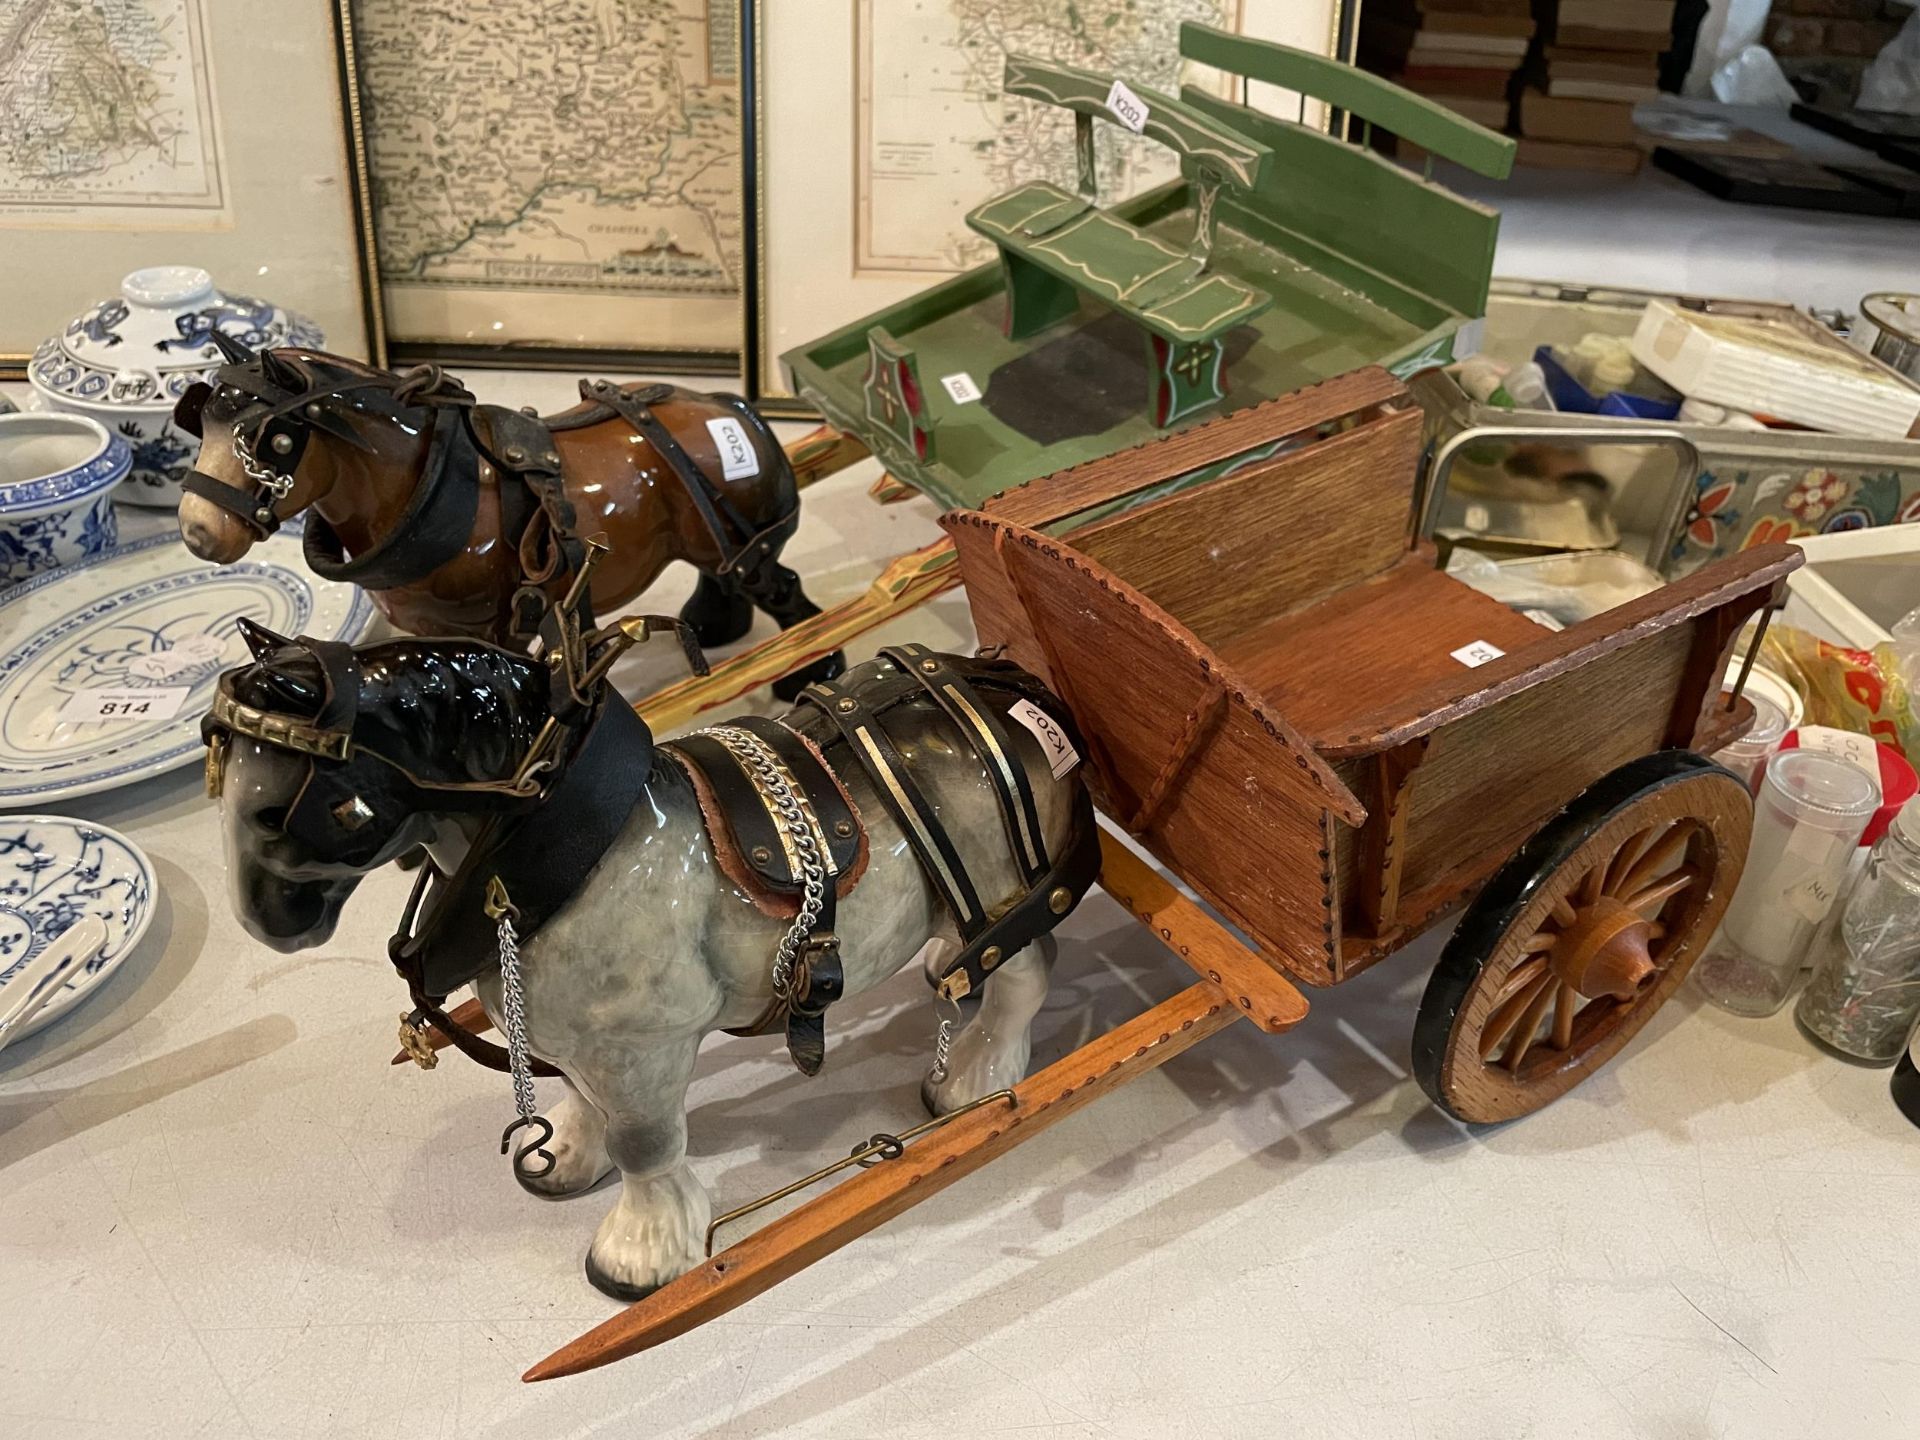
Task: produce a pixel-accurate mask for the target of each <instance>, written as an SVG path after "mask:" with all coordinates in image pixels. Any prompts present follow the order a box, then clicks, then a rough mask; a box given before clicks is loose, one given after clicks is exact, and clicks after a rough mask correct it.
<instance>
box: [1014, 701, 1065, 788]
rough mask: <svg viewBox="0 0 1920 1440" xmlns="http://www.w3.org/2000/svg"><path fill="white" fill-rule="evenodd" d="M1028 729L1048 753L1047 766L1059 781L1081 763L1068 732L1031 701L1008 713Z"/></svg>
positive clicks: (1021, 703)
mask: <svg viewBox="0 0 1920 1440" xmlns="http://www.w3.org/2000/svg"><path fill="white" fill-rule="evenodd" d="M1007 714H1008V715H1010V716H1012V717H1013V718H1014V719H1015V720H1018V721H1019V722H1020V723H1021V724H1022V725H1024V726H1026V727H1027V729H1029V730H1031V731H1032V732H1033V738H1034V739H1036V740H1038V741H1039V742H1040V748H1041V749H1042V750H1044V751H1046V752H1047V764H1048V765H1049V766H1050V767H1051V768H1052V770H1053V778H1054V779H1056V780H1058V779H1059V778H1060V777H1061V776H1062V775H1064V774H1066V773H1067V772H1068V771H1069V770H1071V769H1073V767H1074V766H1076V765H1078V764H1079V763H1080V754H1079V752H1078V751H1077V750H1075V749H1074V748H1073V742H1072V741H1071V740H1069V739H1068V738H1067V732H1066V731H1064V730H1062V729H1061V728H1060V724H1059V722H1058V721H1057V720H1055V719H1054V718H1053V717H1052V716H1051V715H1049V714H1047V712H1046V711H1044V710H1042V709H1041V708H1040V707H1039V706H1038V705H1036V704H1034V703H1033V702H1032V701H1031V700H1022V701H1021V702H1020V703H1019V704H1018V705H1016V706H1014V707H1013V709H1011V710H1009V711H1008V712H1007Z"/></svg>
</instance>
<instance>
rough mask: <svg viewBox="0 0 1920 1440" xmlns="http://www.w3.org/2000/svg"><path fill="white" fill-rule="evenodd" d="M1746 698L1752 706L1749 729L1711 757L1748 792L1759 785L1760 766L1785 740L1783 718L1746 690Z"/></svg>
mask: <svg viewBox="0 0 1920 1440" xmlns="http://www.w3.org/2000/svg"><path fill="white" fill-rule="evenodd" d="M1747 699H1748V700H1749V701H1751V702H1752V704H1753V728H1752V729H1751V730H1749V731H1747V733H1746V734H1744V735H1742V736H1741V737H1740V738H1739V739H1738V740H1736V741H1734V742H1733V743H1732V744H1731V745H1729V746H1727V747H1726V748H1725V749H1723V750H1721V751H1719V752H1718V753H1716V754H1715V755H1714V757H1713V758H1714V759H1715V760H1718V761H1719V762H1720V763H1721V764H1722V765H1724V766H1726V767H1727V769H1729V770H1731V771H1733V773H1734V774H1736V775H1738V776H1739V777H1740V778H1741V779H1742V780H1744V781H1746V782H1747V789H1749V790H1752V789H1754V788H1755V787H1756V786H1757V785H1758V784H1759V783H1760V768H1761V766H1763V765H1765V764H1766V763H1767V757H1768V756H1769V755H1771V754H1773V752H1774V751H1776V750H1778V749H1779V748H1780V742H1781V741H1782V740H1784V739H1785V738H1786V734H1787V716H1786V712H1785V711H1784V710H1782V709H1781V708H1780V707H1779V706H1778V705H1776V704H1774V703H1773V702H1772V701H1771V700H1769V699H1767V697H1766V696H1764V695H1756V694H1754V693H1753V692H1752V691H1751V690H1749V691H1748V692H1747Z"/></svg>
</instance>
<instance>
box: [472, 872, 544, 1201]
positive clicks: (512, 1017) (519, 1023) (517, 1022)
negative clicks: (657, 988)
mask: <svg viewBox="0 0 1920 1440" xmlns="http://www.w3.org/2000/svg"><path fill="white" fill-rule="evenodd" d="M486 909H487V914H489V915H490V916H492V917H493V921H494V925H495V934H496V936H497V937H498V940H499V945H500V990H501V994H502V997H503V1004H504V1008H505V1010H506V1023H505V1025H504V1027H503V1028H504V1029H505V1030H506V1032H507V1064H508V1066H509V1067H510V1068H511V1070H512V1073H513V1108H514V1109H515V1110H517V1111H519V1112H520V1118H519V1119H518V1120H516V1121H514V1122H513V1124H511V1125H509V1126H507V1128H506V1130H505V1132H503V1133H502V1134H501V1136H500V1153H501V1154H502V1155H504V1154H506V1153H507V1146H508V1143H509V1141H510V1140H511V1137H512V1135H513V1132H514V1131H516V1130H519V1129H521V1128H523V1127H524V1128H526V1129H531V1130H538V1131H541V1132H543V1133H541V1134H540V1135H538V1136H536V1137H535V1138H534V1139H533V1140H530V1141H529V1142H528V1143H527V1144H525V1145H523V1146H521V1147H520V1149H519V1150H518V1151H517V1152H516V1153H515V1155H514V1157H513V1168H514V1169H515V1171H517V1172H518V1173H520V1174H521V1175H524V1176H526V1177H528V1178H530V1179H531V1178H538V1177H539V1176H541V1175H545V1174H546V1173H547V1172H548V1171H550V1170H552V1169H553V1167H554V1157H553V1155H552V1153H551V1152H550V1151H548V1150H546V1149H545V1148H544V1147H545V1145H546V1143H547V1141H549V1140H551V1139H552V1138H553V1126H552V1124H551V1123H550V1122H548V1121H547V1120H546V1119H544V1118H542V1117H541V1116H540V1115H539V1114H537V1113H535V1108H534V1096H533V1066H532V1065H531V1063H529V1061H528V1059H527V998H526V992H525V991H523V990H522V989H521V987H520V934H519V932H518V931H517V930H515V929H514V927H513V917H514V916H515V915H516V914H517V913H518V912H517V911H516V910H515V909H514V908H513V901H512V900H511V899H510V898H508V895H507V887H506V886H505V885H503V884H501V883H500V877H499V876H497V875H496V876H494V877H493V878H492V879H491V880H489V881H488V882H487V904H486ZM529 1153H531V1154H534V1155H537V1156H539V1157H540V1158H541V1159H543V1160H545V1161H546V1162H547V1163H546V1165H545V1166H544V1167H543V1168H541V1169H539V1170H535V1169H533V1168H531V1167H530V1166H526V1165H524V1164H523V1163H522V1162H524V1161H525V1159H526V1157H527V1155H528V1154H529Z"/></svg>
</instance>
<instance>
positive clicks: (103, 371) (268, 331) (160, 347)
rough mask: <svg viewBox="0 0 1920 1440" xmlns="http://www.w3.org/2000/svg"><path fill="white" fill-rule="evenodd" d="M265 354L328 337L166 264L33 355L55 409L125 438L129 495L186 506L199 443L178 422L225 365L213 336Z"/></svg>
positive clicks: (204, 276) (36, 374)
mask: <svg viewBox="0 0 1920 1440" xmlns="http://www.w3.org/2000/svg"><path fill="white" fill-rule="evenodd" d="M216 326H217V327H219V329H220V330H221V331H223V332H224V333H226V334H228V335H231V336H232V337H233V338H234V339H236V340H238V341H240V342H241V343H242V344H243V345H246V346H247V347H248V348H249V349H254V350H259V349H264V348H268V347H271V346H277V345H305V346H309V347H313V348H318V347H319V346H320V345H321V344H323V343H324V337H323V336H322V335H321V333H320V331H319V329H318V327H316V326H315V325H314V323H313V322H312V321H311V320H308V319H306V318H304V317H303V316H300V315H296V314H294V313H293V312H292V311H290V310H282V309H281V308H279V307H278V306H276V305H270V304H268V303H267V302H266V301H264V300H254V299H251V298H249V297H248V296H245V295H232V294H222V293H221V292H220V291H218V290H216V289H214V288H213V277H212V276H211V275H209V274H208V273H207V272H206V271H204V270H199V269H196V268H194V267H193V266H191V265H156V266H153V267H151V268H149V269H146V270H136V271H134V272H133V273H132V274H131V275H129V276H127V277H126V278H125V279H124V280H122V281H121V282H120V293H119V294H118V295H116V296H114V297H113V298H112V299H108V300H102V301H101V302H100V303H99V304H97V305H95V306H94V307H93V308H92V309H90V310H88V311H87V312H86V313H85V314H84V315H81V316H79V317H77V318H76V319H75V320H74V321H73V323H72V324H70V325H68V326H67V328H66V330H65V332H64V333H62V334H60V335H56V336H54V337H53V338H52V339H50V340H47V341H45V342H44V343H43V344H42V345H41V346H40V348H39V349H38V350H36V351H34V353H33V361H32V363H31V364H30V365H29V366H28V367H27V379H28V381H29V383H31V384H32V386H33V391H34V394H35V395H36V396H38V397H39V399H40V402H41V403H42V404H43V405H44V406H46V407H47V408H48V409H50V410H59V411H65V412H67V413H69V414H74V415H86V416H89V417H91V418H92V419H95V420H98V421H99V422H100V423H101V424H103V425H105V426H106V427H107V428H108V429H109V430H111V431H113V432H114V433H115V434H117V435H119V436H120V437H121V438H122V439H124V440H125V441H126V442H127V444H128V446H129V447H130V448H131V449H132V451H133V466H132V470H131V472H130V473H129V475H128V477H127V483H126V485H125V486H124V487H123V489H122V491H121V494H120V498H121V499H122V500H124V501H127V502H129V503H131V504H134V505H156V506H163V507H172V506H175V505H178V504H179V503H180V482H181V481H182V480H183V479H185V478H186V474H187V472H188V471H189V470H191V469H192V468H193V459H194V456H195V455H196V454H197V453H199V442H198V441H197V440H195V439H194V438H193V437H192V436H191V435H188V434H187V433H186V432H185V431H183V430H181V429H179V428H178V427H176V426H175V425H174V423H173V407H174V404H175V402H176V401H178V400H179V398H180V397H181V396H182V395H184V394H186V392H187V387H188V386H190V385H193V384H194V383H196V382H197V381H201V380H207V379H210V378H211V377H212V375H213V372H214V371H215V370H217V369H219V368H220V366H221V365H222V364H223V363H224V361H223V360H222V358H221V355H220V351H219V349H218V348H217V347H215V346H214V344H213V343H212V341H211V340H209V339H208V336H209V335H210V334H211V333H212V331H213V329H214V328H215V327H216Z"/></svg>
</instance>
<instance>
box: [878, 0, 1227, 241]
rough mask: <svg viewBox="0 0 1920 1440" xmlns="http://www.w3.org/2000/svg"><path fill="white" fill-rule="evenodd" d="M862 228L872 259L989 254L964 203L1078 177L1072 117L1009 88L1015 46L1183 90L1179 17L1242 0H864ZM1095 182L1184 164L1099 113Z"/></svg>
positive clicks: (1117, 181)
mask: <svg viewBox="0 0 1920 1440" xmlns="http://www.w3.org/2000/svg"><path fill="white" fill-rule="evenodd" d="M859 5H860V10H859V17H858V19H859V33H858V43H857V46H856V56H857V59H856V67H857V76H856V89H857V95H856V100H857V103H858V106H859V116H858V120H859V124H858V126H857V130H856V134H857V144H858V149H859V154H858V157H857V162H856V168H857V174H856V181H857V184H856V189H855V199H854V203H855V229H856V232H857V239H856V245H857V250H856V255H857V263H858V265H859V266H860V268H861V269H863V270H924V271H932V272H951V271H956V270H962V269H965V268H967V267H968V266H971V265H976V264H979V263H980V262H982V261H985V260H990V259H992V258H993V246H992V245H991V244H990V243H989V242H987V241H986V240H984V239H982V238H981V237H980V236H977V235H975V234H973V233H972V232H971V231H969V230H968V229H967V228H966V225H965V224H964V223H963V221H964V218H965V216H966V213H967V211H969V210H970V209H972V208H973V207H974V206H976V205H978V204H980V203H981V202H982V201H983V200H986V199H988V198H990V197H991V196H993V195H996V194H999V193H1001V192H1002V191H1005V190H1009V189H1011V188H1013V186H1015V185H1017V184H1019V183H1020V182H1021V181H1024V180H1030V179H1036V178H1040V177H1045V178H1047V179H1050V180H1053V181H1055V182H1056V183H1059V184H1063V185H1065V186H1066V187H1067V188H1069V189H1071V188H1072V187H1073V181H1074V160H1073V117H1072V116H1070V115H1068V114H1067V113H1066V112H1065V111H1062V110H1059V109H1056V108H1055V107H1053V106H1049V105H1040V104H1034V103H1029V102H1027V101H1020V100H1014V101H1009V100H1007V99H1005V98H1003V97H1002V95H1001V93H1000V83H1001V76H1002V74H1003V72H1004V71H1005V68H1006V61H1007V56H1008V55H1011V54H1028V55H1038V56H1041V57H1043V58H1045V59H1049V60H1056V61H1064V62H1066V63H1068V64H1074V65H1084V66H1086V67H1088V68H1089V69H1093V70H1100V71H1105V72H1108V73H1111V74H1114V75H1118V76H1120V77H1121V78H1122V79H1124V80H1127V81H1128V82H1130V83H1132V84H1134V85H1148V86H1151V87H1153V88H1154V89H1157V90H1162V91H1165V92H1168V93H1174V92H1177V91H1178V89H1179V79H1180V25H1181V22H1182V21H1186V20H1202V21H1206V22H1207V23H1209V24H1214V25H1227V26H1230V27H1232V28H1236V29H1237V28H1238V22H1239V18H1240V14H1239V12H1240V3H1239V0H859ZM1095 132H1096V135H1097V153H1098V157H1099V161H1098V163H1099V175H1100V192H1101V196H1102V198H1103V199H1118V198H1121V197H1123V196H1126V195H1131V194H1133V193H1135V192H1137V191H1139V190H1142V189H1145V188H1147V187H1148V186H1150V185H1156V184H1159V183H1160V182H1161V181H1163V180H1168V179H1171V178H1172V177H1173V175H1174V174H1175V162H1174V160H1173V158H1172V156H1171V155H1170V154H1169V153H1168V152H1167V151H1166V150H1165V149H1163V148H1162V147H1160V146H1157V145H1155V144H1153V143H1152V142H1150V141H1143V140H1139V139H1136V138H1135V137H1133V136H1130V135H1127V134H1126V133H1125V132H1124V131H1122V130H1121V129H1120V128H1119V127H1118V126H1116V125H1105V124H1096V126H1095Z"/></svg>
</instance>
